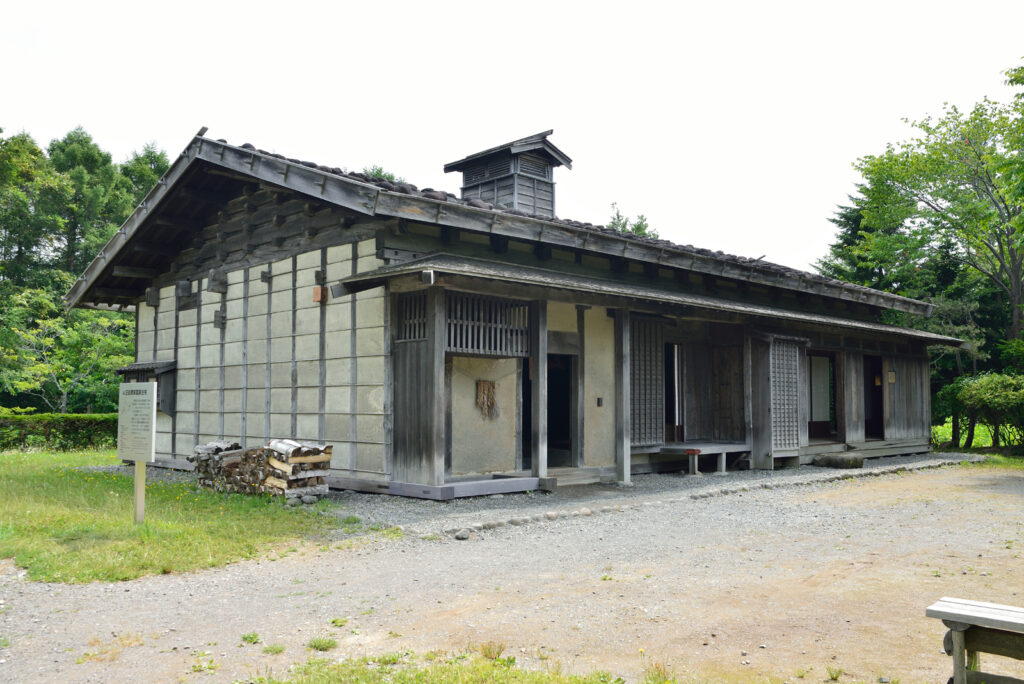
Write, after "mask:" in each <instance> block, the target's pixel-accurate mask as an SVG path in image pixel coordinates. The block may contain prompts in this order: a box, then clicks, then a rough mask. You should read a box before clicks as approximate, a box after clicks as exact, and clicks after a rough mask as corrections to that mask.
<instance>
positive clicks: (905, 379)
mask: <svg viewBox="0 0 1024 684" xmlns="http://www.w3.org/2000/svg"><path fill="white" fill-rule="evenodd" d="M882 383H883V385H884V387H885V394H884V397H885V438H886V440H898V439H914V438H919V439H926V438H928V436H929V434H930V429H931V415H930V414H931V405H930V391H931V390H930V386H929V374H928V362H927V360H926V359H915V358H911V357H895V358H893V357H887V358H884V359H883V360H882Z"/></svg>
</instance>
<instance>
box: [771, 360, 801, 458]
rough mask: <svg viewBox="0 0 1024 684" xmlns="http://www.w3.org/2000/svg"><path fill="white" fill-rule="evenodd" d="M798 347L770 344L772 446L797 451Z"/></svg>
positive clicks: (798, 426)
mask: <svg viewBox="0 0 1024 684" xmlns="http://www.w3.org/2000/svg"><path fill="white" fill-rule="evenodd" d="M799 364H800V345H799V344H798V343H796V342H787V341H784V340H773V341H772V356H771V393H772V446H773V448H775V449H796V448H798V447H799V446H800V424H799V420H800V412H799V405H800V375H799V373H800V370H799Z"/></svg>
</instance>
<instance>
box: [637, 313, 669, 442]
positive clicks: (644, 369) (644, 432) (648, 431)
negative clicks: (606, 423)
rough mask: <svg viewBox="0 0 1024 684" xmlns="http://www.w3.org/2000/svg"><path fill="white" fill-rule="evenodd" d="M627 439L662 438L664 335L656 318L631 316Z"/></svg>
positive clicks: (646, 439)
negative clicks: (652, 319) (628, 425)
mask: <svg viewBox="0 0 1024 684" xmlns="http://www.w3.org/2000/svg"><path fill="white" fill-rule="evenodd" d="M629 401H630V441H631V442H632V444H633V445H634V446H650V445H653V444H661V443H662V442H664V441H665V336H664V328H663V326H662V324H661V322H660V321H650V320H643V319H633V320H632V321H631V324H630V340H629Z"/></svg>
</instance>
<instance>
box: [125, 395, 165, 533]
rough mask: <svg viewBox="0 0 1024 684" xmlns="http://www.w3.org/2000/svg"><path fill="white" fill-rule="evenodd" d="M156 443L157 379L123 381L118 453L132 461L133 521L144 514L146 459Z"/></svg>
mask: <svg viewBox="0 0 1024 684" xmlns="http://www.w3.org/2000/svg"><path fill="white" fill-rule="evenodd" d="M155 447H156V383H155V382H123V383H121V389H120V392H119V393H118V400H117V457H118V459H121V460H125V461H135V524H136V525H138V524H141V523H142V521H143V520H144V519H145V515H146V461H152V460H153V458H154V453H155Z"/></svg>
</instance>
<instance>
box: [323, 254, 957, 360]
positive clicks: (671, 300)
mask: <svg viewBox="0 0 1024 684" xmlns="http://www.w3.org/2000/svg"><path fill="white" fill-rule="evenodd" d="M424 271H434V272H435V275H437V274H452V275H464V276H469V277H483V278H489V279H494V278H498V279H507V280H510V281H513V280H514V281H516V282H522V283H526V284H541V285H544V286H545V287H555V288H558V289H565V290H584V291H586V292H588V293H591V294H598V295H600V294H606V295H609V296H620V297H629V298H634V299H642V300H647V301H656V302H663V303H668V304H680V305H686V306H694V307H697V308H705V309H715V310H720V311H730V312H734V313H740V314H743V315H748V316H761V317H768V318H776V319H785V320H793V321H802V322H805V323H814V324H820V325H829V326H837V327H841V328H849V329H857V330H865V331H871V332H878V333H884V334H895V335H903V336H908V337H913V338H916V339H920V340H924V341H926V342H928V343H929V344H941V345H947V346H953V347H960V346H962V345H963V344H964V342H963V341H962V340H959V339H957V338H955V337H948V336H946V335H938V334H936V333H930V332H926V331H922V330H916V329H913V328H901V327H899V326H894V325H888V324H884V323H870V322H867V321H858V320H854V319H848V318H842V317H839V316H830V315H825V314H813V313H804V312H800V311H791V310H789V309H782V308H778V307H773V306H767V305H763V304H750V303H742V302H734V301H731V300H727V299H721V298H718V297H709V296H707V295H697V294H688V293H677V292H668V291H665V290H660V289H657V288H652V287H644V286H639V285H636V284H633V283H623V282H620V281H613V280H607V279H602V278H596V277H583V276H579V275H576V274H573V275H568V274H565V273H560V272H557V271H549V270H547V269H538V268H534V267H528V266H518V265H517V266H510V265H507V264H504V263H499V262H492V261H487V260H483V259H475V258H467V257H456V256H452V255H450V254H432V255H426V256H423V257H420V258H418V259H414V260H411V261H407V262H403V263H401V264H395V265H393V266H384V267H381V268H378V269H376V270H374V271H368V272H365V273H359V274H356V275H352V276H348V277H346V278H342V279H341V280H340V281H338V285H341V286H342V287H343V288H347V289H348V291H349V292H351V291H358V290H360V289H365V288H367V287H373V286H376V285H377V284H380V283H382V282H384V281H386V280H389V279H391V278H396V277H399V276H402V275H409V274H414V273H421V272H424ZM353 286H355V287H353Z"/></svg>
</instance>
